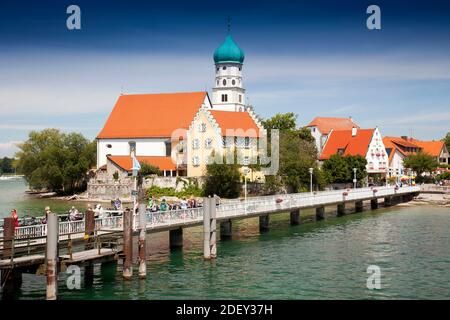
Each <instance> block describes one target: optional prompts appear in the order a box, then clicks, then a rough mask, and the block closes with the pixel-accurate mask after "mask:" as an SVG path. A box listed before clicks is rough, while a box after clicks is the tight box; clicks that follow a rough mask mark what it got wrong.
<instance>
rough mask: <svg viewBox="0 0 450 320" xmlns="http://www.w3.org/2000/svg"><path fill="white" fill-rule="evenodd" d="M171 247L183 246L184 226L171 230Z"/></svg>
mask: <svg viewBox="0 0 450 320" xmlns="http://www.w3.org/2000/svg"><path fill="white" fill-rule="evenodd" d="M169 247H170V249H179V248H182V247H183V228H181V227H180V228H177V229H173V230H169Z"/></svg>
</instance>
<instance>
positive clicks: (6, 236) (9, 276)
mask: <svg viewBox="0 0 450 320" xmlns="http://www.w3.org/2000/svg"><path fill="white" fill-rule="evenodd" d="M14 234H15V223H14V218H12V217H6V218H4V220H3V257H2V258H3V259H5V260H6V259H8V260H10V261H11V262H12V263H14V248H13V246H14ZM21 283H22V273H21V271H20V270H17V269H15V268H14V265H12V266H11V269H10V270H8V269H3V270H2V271H1V281H0V287H1V288H3V290H2V296H3V298H4V299H9V298H10V297H11V294H12V293H14V291H15V289H16V288H18V287H20V285H21Z"/></svg>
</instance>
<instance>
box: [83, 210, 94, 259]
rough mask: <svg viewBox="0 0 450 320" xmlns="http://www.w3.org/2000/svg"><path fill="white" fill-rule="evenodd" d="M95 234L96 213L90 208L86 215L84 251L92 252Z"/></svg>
mask: <svg viewBox="0 0 450 320" xmlns="http://www.w3.org/2000/svg"><path fill="white" fill-rule="evenodd" d="M94 233H95V213H94V211H93V210H92V209H91V207H88V209H87V210H86V212H85V214H84V249H85V250H90V249H93V248H94V243H95V239H94Z"/></svg>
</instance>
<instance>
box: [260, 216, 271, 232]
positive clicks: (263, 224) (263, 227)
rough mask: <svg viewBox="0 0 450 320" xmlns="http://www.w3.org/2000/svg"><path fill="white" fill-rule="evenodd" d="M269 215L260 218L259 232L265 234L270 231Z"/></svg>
mask: <svg viewBox="0 0 450 320" xmlns="http://www.w3.org/2000/svg"><path fill="white" fill-rule="evenodd" d="M269 222H270V218H269V215H268V214H266V215H263V216H259V232H265V231H268V230H269Z"/></svg>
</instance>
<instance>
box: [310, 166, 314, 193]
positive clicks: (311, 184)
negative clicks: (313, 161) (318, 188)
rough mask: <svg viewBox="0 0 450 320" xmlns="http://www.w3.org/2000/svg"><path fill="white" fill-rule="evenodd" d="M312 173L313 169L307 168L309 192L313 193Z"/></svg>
mask: <svg viewBox="0 0 450 320" xmlns="http://www.w3.org/2000/svg"><path fill="white" fill-rule="evenodd" d="M313 172H314V168H309V176H310V180H309V191H310V192H311V194H312V192H313Z"/></svg>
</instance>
